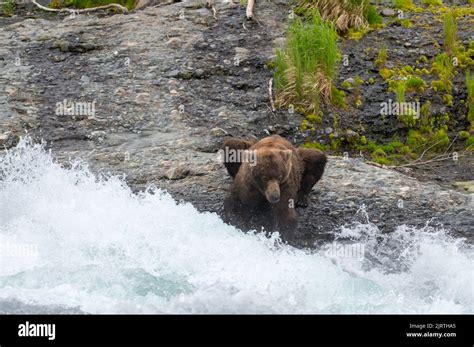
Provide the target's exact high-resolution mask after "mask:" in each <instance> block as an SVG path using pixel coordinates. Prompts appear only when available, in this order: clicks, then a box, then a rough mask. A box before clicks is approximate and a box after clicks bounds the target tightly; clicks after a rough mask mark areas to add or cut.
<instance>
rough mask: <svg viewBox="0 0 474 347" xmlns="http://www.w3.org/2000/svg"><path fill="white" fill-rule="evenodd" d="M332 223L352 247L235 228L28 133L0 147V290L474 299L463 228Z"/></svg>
mask: <svg viewBox="0 0 474 347" xmlns="http://www.w3.org/2000/svg"><path fill="white" fill-rule="evenodd" d="M409 222H410V221H407V225H409ZM334 232H335V233H337V240H338V241H337V242H341V244H344V245H357V247H359V248H358V249H359V250H361V249H362V250H363V254H362V256H360V254H359V256H358V257H347V256H344V254H339V252H335V251H334V247H335V244H328V245H326V246H325V247H322V248H320V249H318V250H314V251H309V250H306V251H305V250H298V249H295V248H293V247H291V246H288V245H286V244H283V243H282V242H281V241H280V239H279V237H278V234H277V233H274V234H273V236H272V237H271V238H267V237H265V236H264V235H263V234H261V233H253V234H252V233H247V234H245V233H243V232H241V231H240V230H238V229H236V228H234V227H232V226H229V225H226V224H225V223H223V222H222V220H221V219H220V218H219V217H218V216H217V215H216V214H212V213H200V212H198V211H197V210H196V209H195V208H194V207H193V206H192V205H191V204H178V203H177V202H175V201H174V200H173V199H172V197H171V196H169V195H168V194H167V193H165V192H162V191H159V190H156V189H153V188H150V189H149V190H148V191H147V192H143V193H140V194H134V193H132V191H131V189H130V188H129V187H128V186H127V185H126V184H125V183H124V180H123V179H122V178H119V177H108V178H104V177H98V176H95V175H93V174H92V173H91V172H90V171H89V170H88V169H87V165H85V164H84V163H81V162H80V161H75V162H73V163H72V164H71V167H69V168H67V169H66V168H64V167H62V166H61V165H59V164H58V163H56V162H55V161H54V160H53V158H52V156H51V154H50V153H49V152H48V151H46V150H44V148H43V146H41V145H38V144H32V143H31V141H29V140H28V139H22V140H21V141H20V143H19V144H18V146H17V147H16V148H14V149H11V150H9V151H7V152H6V154H4V155H3V156H2V157H0V264H1V267H0V300H1V301H2V302H4V303H5V302H9V301H15V302H17V301H18V302H21V303H24V304H25V305H41V306H43V307H44V306H49V305H54V306H59V307H63V308H64V310H66V309H68V308H76V309H78V310H80V311H82V312H87V313H474V252H473V248H472V246H471V245H469V244H466V243H465V242H464V240H462V239H456V238H453V237H451V236H449V235H448V233H447V232H446V231H445V230H442V229H439V228H438V229H436V228H432V227H430V226H429V225H427V226H426V227H425V228H421V229H415V228H412V227H409V226H406V225H401V226H399V227H398V228H397V230H395V231H394V232H393V233H391V234H388V235H387V234H385V235H381V234H380V232H379V231H378V229H377V227H376V225H373V224H371V223H370V221H369V220H367V222H366V223H360V222H359V223H353V224H351V225H350V226H344V227H341V229H340V230H335V231H334ZM360 247H362V248H360ZM0 305H1V304H0ZM1 310H2V308H1V307H0V311H1Z"/></svg>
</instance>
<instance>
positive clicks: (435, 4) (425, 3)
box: [421, 0, 443, 6]
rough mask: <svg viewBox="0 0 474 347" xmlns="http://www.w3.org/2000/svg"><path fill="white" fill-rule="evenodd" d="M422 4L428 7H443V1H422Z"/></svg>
mask: <svg viewBox="0 0 474 347" xmlns="http://www.w3.org/2000/svg"><path fill="white" fill-rule="evenodd" d="M421 3H422V4H423V5H426V6H441V5H443V1H442V0H422V1H421Z"/></svg>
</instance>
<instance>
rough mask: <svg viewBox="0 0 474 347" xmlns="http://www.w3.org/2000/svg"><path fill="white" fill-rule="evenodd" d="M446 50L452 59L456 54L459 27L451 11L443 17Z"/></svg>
mask: <svg viewBox="0 0 474 347" xmlns="http://www.w3.org/2000/svg"><path fill="white" fill-rule="evenodd" d="M443 29H444V48H445V49H446V52H447V53H448V55H449V56H450V57H452V56H453V55H454V54H455V53H456V45H457V41H456V39H457V31H458V26H457V22H456V17H455V16H454V11H453V10H450V11H448V12H446V13H445V15H444V16H443Z"/></svg>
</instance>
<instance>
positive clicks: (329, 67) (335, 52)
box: [274, 11, 340, 114]
mask: <svg viewBox="0 0 474 347" xmlns="http://www.w3.org/2000/svg"><path fill="white" fill-rule="evenodd" d="M337 39H338V35H337V32H336V29H335V27H334V25H333V24H331V23H329V22H326V21H324V20H323V19H322V18H321V17H320V15H319V13H318V11H313V12H312V16H311V17H310V18H309V19H308V20H307V21H303V20H301V19H299V18H297V19H296V20H294V21H293V22H291V23H290V25H289V28H288V32H287V41H286V46H285V47H284V48H283V50H278V51H277V54H276V59H275V75H274V77H275V87H276V89H277V103H278V104H279V106H280V107H282V106H283V107H286V106H289V105H293V106H294V107H295V108H296V109H303V110H304V112H308V113H316V114H317V113H319V104H320V100H321V99H322V100H324V101H326V102H329V101H330V100H331V98H332V91H333V82H332V81H333V79H334V77H335V75H336V66H337V64H338V62H339V60H340V52H339V48H338V44H337Z"/></svg>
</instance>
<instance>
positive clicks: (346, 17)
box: [296, 0, 382, 32]
mask: <svg viewBox="0 0 474 347" xmlns="http://www.w3.org/2000/svg"><path fill="white" fill-rule="evenodd" d="M297 4H298V6H297V9H296V12H298V13H301V14H303V15H305V16H306V15H307V14H308V12H311V11H313V10H314V9H317V10H318V11H319V13H320V14H321V17H322V18H323V19H324V20H328V21H331V22H333V23H334V25H335V26H336V28H337V30H338V31H340V32H347V31H348V30H349V29H350V28H352V29H355V30H356V31H357V30H362V31H364V30H366V29H367V28H368V27H369V24H381V23H382V18H381V17H380V16H379V14H378V13H377V10H376V9H375V8H374V6H372V5H371V4H370V0H298V1H297Z"/></svg>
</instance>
